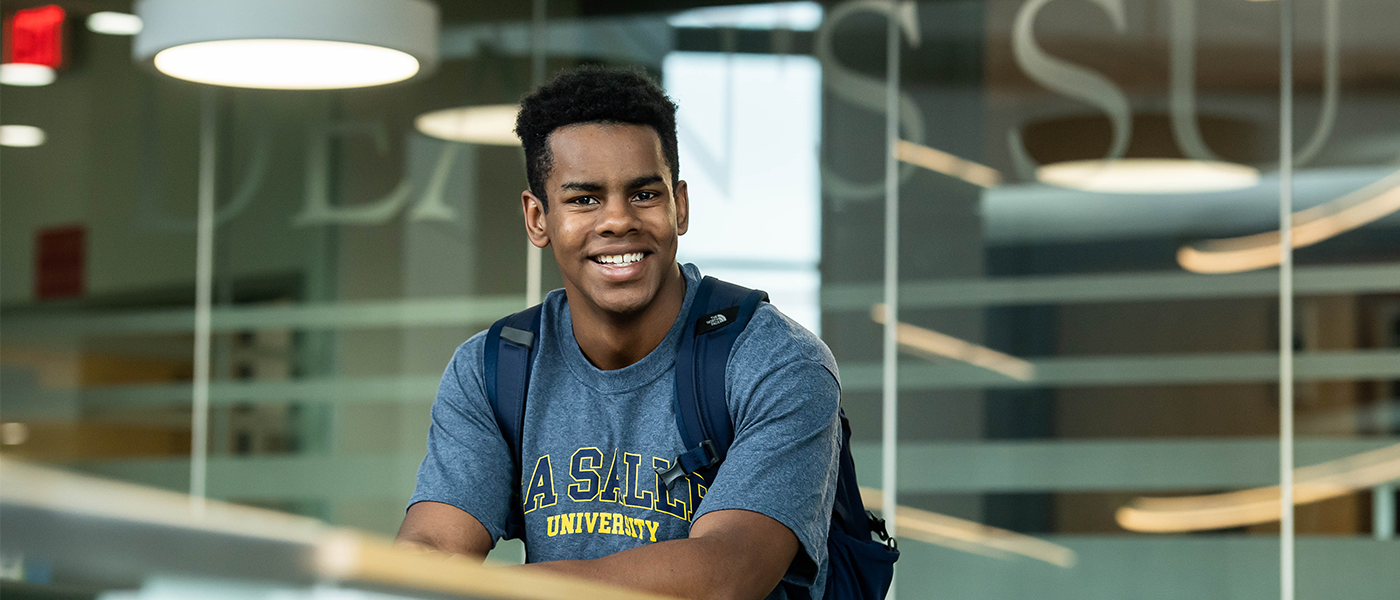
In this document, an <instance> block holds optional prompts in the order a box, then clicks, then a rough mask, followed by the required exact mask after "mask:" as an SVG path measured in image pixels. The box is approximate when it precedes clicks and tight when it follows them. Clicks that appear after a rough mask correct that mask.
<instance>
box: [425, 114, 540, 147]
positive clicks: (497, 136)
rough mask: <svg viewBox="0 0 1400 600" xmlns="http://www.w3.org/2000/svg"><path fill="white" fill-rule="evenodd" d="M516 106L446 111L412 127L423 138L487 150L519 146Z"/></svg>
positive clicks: (428, 115) (426, 118)
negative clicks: (490, 147)
mask: <svg viewBox="0 0 1400 600" xmlns="http://www.w3.org/2000/svg"><path fill="white" fill-rule="evenodd" d="M519 112H520V106H519V105H517V104H494V105H488V106H462V107H457V108H444V109H442V110H435V111H432V112H428V113H423V114H421V115H418V118H417V119H414V120H413V126H414V127H416V128H417V129H418V131H419V132H421V133H422V134H423V135H428V136H432V137H435V138H438V139H442V140H448V141H452V142H465V143H468V144H485V145H488V146H519V145H520V138H518V137H516V136H515V115H516V114H517V113H519Z"/></svg>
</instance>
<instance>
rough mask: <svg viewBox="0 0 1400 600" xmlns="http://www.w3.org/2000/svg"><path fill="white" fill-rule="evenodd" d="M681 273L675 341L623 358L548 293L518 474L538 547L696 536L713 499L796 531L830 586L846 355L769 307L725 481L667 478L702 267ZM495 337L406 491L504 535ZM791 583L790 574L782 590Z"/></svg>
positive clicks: (807, 581)
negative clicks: (591, 357)
mask: <svg viewBox="0 0 1400 600" xmlns="http://www.w3.org/2000/svg"><path fill="white" fill-rule="evenodd" d="M682 272H683V273H684V274H685V280H686V295H685V304H684V305H683V306H682V308H681V311H680V315H681V316H680V317H678V318H677V320H676V323H675V324H673V325H672V327H671V330H670V332H669V333H668V334H667V335H666V339H665V340H663V341H662V342H661V344H660V345H659V346H657V347H656V349H655V350H653V351H652V352H651V353H650V354H648V355H647V356H646V357H645V358H643V359H642V360H640V361H638V362H636V363H635V364H632V365H629V366H627V367H624V368H621V369H616V370H612V371H604V370H600V369H598V368H597V367H594V366H593V365H592V363H590V362H588V359H587V358H585V357H584V355H583V352H582V351H581V350H580V349H579V347H578V343H577V342H576V341H575V340H574V335H573V326H572V323H571V321H570V315H569V310H568V304H567V302H568V301H567V299H566V298H565V295H564V292H563V290H555V291H553V292H551V293H550V294H549V296H548V297H547V298H546V299H545V302H544V316H543V320H542V323H541V331H540V334H541V335H540V342H539V348H538V351H537V353H536V358H535V364H534V366H533V374H532V376H531V381H530V387H529V395H528V397H527V398H526V404H525V428H524V434H523V444H522V445H523V452H522V453H523V455H524V457H523V460H522V463H523V464H522V473H521V474H520V481H521V485H522V487H523V490H522V493H521V495H520V497H521V498H522V499H524V507H523V508H524V511H525V527H526V547H527V551H528V552H527V554H528V556H529V561H530V562H543V561H551V560H566V559H591V558H599V557H603V556H607V555H609V554H613V553H615V552H619V551H622V550H626V549H628V548H634V547H637V546H642V545H645V544H650V543H655V542H659V541H665V540H671V539H678V538H684V537H686V536H687V535H688V532H689V530H690V524H691V523H693V522H694V521H695V520H696V519H698V518H699V517H700V516H701V515H704V514H705V513H708V512H711V511H716V510H723V509H744V510H749V511H753V512H757V513H761V514H764V515H767V516H768V517H771V518H773V519H775V520H777V521H778V522H780V523H782V524H783V525H785V526H787V528H788V529H790V530H792V532H793V533H794V534H796V536H797V539H798V541H799V542H800V543H801V544H802V550H801V551H800V552H798V556H797V559H796V560H794V561H793V563H792V566H791V567H790V568H789V569H788V572H787V574H786V576H785V577H784V580H785V581H788V582H790V583H794V584H798V585H804V586H809V587H810V588H811V593H812V596H813V597H815V598H820V597H821V595H822V591H823V589H824V587H823V584H824V582H825V579H826V535H827V529H828V527H829V525H830V520H831V505H832V501H833V498H834V496H835V492H836V477H837V453H838V451H839V450H840V439H839V436H840V425H839V422H838V420H837V418H836V414H837V407H838V403H839V398H840V386H839V383H838V380H837V375H836V361H835V359H833V358H832V356H831V352H830V351H829V350H828V349H827V347H826V345H825V344H823V343H822V342H821V340H820V339H818V338H817V337H816V336H815V335H813V334H812V333H811V332H809V331H807V330H806V329H803V328H802V326H800V325H798V324H797V323H795V322H793V321H792V320H791V319H788V318H787V317H786V316H785V315H783V314H782V313H781V312H779V311H778V310H777V309H776V308H774V307H773V306H771V305H768V304H766V303H765V304H763V305H761V306H760V308H759V310H758V311H757V312H756V313H755V314H754V317H753V320H752V321H750V323H749V325H748V327H747V328H746V329H745V330H744V333H743V334H742V335H741V336H740V337H739V339H738V340H737V341H736V342H735V344H734V348H733V350H732V351H731V352H730V356H729V366H728V377H727V381H726V387H727V394H728V404H729V414H730V418H731V420H732V421H733V423H734V442H733V445H732V446H731V447H730V448H729V453H728V455H727V457H726V458H725V461H724V462H723V463H722V464H721V466H720V468H719V472H718V473H717V474H716V476H715V480H714V485H712V486H710V487H709V488H708V489H706V488H705V486H704V485H703V484H702V483H701V480H700V477H699V476H696V475H692V476H690V478H689V479H686V480H681V481H678V482H677V483H676V485H675V487H674V488H673V489H671V490H669V491H668V490H667V489H666V488H665V486H663V485H660V484H659V483H658V481H657V480H658V478H657V476H656V474H655V471H654V468H655V467H659V466H665V465H668V464H669V461H671V460H673V459H674V458H675V457H676V455H677V454H679V453H680V452H681V451H682V450H684V448H683V447H682V444H681V438H680V434H679V433H678V432H677V429H676V419H675V413H674V409H673V407H672V401H673V396H674V394H675V353H676V346H677V344H678V342H679V339H680V333H681V327H682V326H683V325H684V323H683V322H682V321H684V319H685V315H686V314H688V312H689V310H690V304H691V301H692V300H693V297H694V294H695V289H696V287H697V286H698V284H699V281H700V272H699V270H698V269H697V268H696V267H695V266H694V265H689V264H687V265H684V266H683V267H682ZM485 338H486V336H485V334H484V333H479V334H477V335H475V336H473V337H472V338H471V339H469V340H467V342H466V343H464V344H462V345H461V346H460V347H459V348H457V352H456V353H455V354H454V355H453V357H452V362H451V364H449V365H448V366H447V370H446V372H445V373H443V377H442V384H441V386H440V387H439V388H438V395H437V400H436V402H434V403H433V408H432V426H431V429H430V430H429V432H428V454H427V457H426V458H424V459H423V464H422V466H421V467H420V468H419V469H418V486H417V489H416V490H415V491H414V494H413V498H412V499H411V500H410V501H409V505H410V506H411V505H412V504H413V503H416V502H421V501H425V500H428V501H433V502H442V503H445V504H450V505H453V506H456V507H458V508H460V509H462V510H464V511H467V512H468V513H470V514H471V515H472V516H474V517H476V519H477V520H478V521H480V522H481V524H482V525H483V526H485V527H486V530H487V531H489V532H490V534H491V537H492V541H493V543H494V541H495V540H497V539H500V538H501V537H503V536H504V534H505V528H506V520H507V516H508V511H509V506H508V504H509V498H510V486H511V485H512V482H513V481H514V479H515V478H514V477H513V475H512V473H511V472H510V470H511V462H512V461H511V456H510V452H509V450H508V449H507V447H506V443H505V441H504V440H503V439H502V437H501V433H500V429H499V428H498V427H497V425H496V421H495V417H494V416H493V415H492V411H491V407H490V404H489V402H488V401H487V399H486V390H485V386H484V383H483V379H482V349H483V346H484V343H485ZM702 499H703V501H702ZM781 597H783V594H782V592H781V587H780V588H779V590H775V592H774V594H773V595H772V596H770V598H781Z"/></svg>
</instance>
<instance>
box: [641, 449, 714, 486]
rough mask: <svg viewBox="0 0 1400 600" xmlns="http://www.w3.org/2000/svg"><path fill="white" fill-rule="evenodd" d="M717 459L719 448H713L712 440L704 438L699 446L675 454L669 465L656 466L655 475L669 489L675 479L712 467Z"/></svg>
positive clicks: (673, 484) (674, 482)
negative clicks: (664, 466)
mask: <svg viewBox="0 0 1400 600" xmlns="http://www.w3.org/2000/svg"><path fill="white" fill-rule="evenodd" d="M719 461H720V458H719V450H717V449H716V448H715V443H714V441H713V440H705V441H703V442H700V445H699V446H696V447H694V448H691V449H689V450H686V451H685V452H682V453H680V454H679V455H677V456H676V460H673V461H671V466H669V467H666V468H664V469H662V468H659V467H658V468H657V469H656V475H657V476H658V477H660V478H661V483H662V484H663V485H665V486H666V489H668V490H669V489H671V488H672V487H674V486H675V485H676V481H678V480H680V479H681V478H683V477H685V476H686V475H689V474H691V473H694V472H696V471H699V470H701V469H707V468H710V467H713V466H715V465H717V464H719Z"/></svg>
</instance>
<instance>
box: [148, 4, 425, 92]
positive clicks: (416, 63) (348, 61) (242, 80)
mask: <svg viewBox="0 0 1400 600" xmlns="http://www.w3.org/2000/svg"><path fill="white" fill-rule="evenodd" d="M136 14H137V16H139V17H140V19H141V22H142V29H141V32H140V33H138V34H137V35H136V40H135V43H134V44H133V45H132V54H133V57H134V58H135V60H136V61H137V62H139V63H146V64H150V65H152V66H154V67H155V68H156V69H157V70H159V71H160V72H162V73H165V74H166V75H170V76H171V77H176V78H179V79H185V80H188V81H193V82H197V83H206V84H211V85H223V86H230V87H242V88H262V89H282V90H321V89H342V88H357V87H368V86H374V85H383V84H387V83H394V82H397V81H403V80H406V79H409V78H411V77H413V76H415V75H419V74H424V73H428V72H431V71H432V70H433V69H434V68H436V66H437V61H438V11H437V7H436V6H435V5H433V4H432V3H430V2H427V1H426V0H239V1H238V2H226V1H222V0H140V1H139V2H137V3H136Z"/></svg>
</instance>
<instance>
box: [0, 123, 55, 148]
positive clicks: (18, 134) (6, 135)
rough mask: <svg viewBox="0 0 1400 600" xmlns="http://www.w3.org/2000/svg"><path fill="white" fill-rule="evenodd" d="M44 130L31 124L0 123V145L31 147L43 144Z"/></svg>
mask: <svg viewBox="0 0 1400 600" xmlns="http://www.w3.org/2000/svg"><path fill="white" fill-rule="evenodd" d="M44 137H45V136H44V130H42V129H39V128H38V127H35V126H33V125H0V146H9V147H11V148H33V147H35V146H42V145H44Z"/></svg>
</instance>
